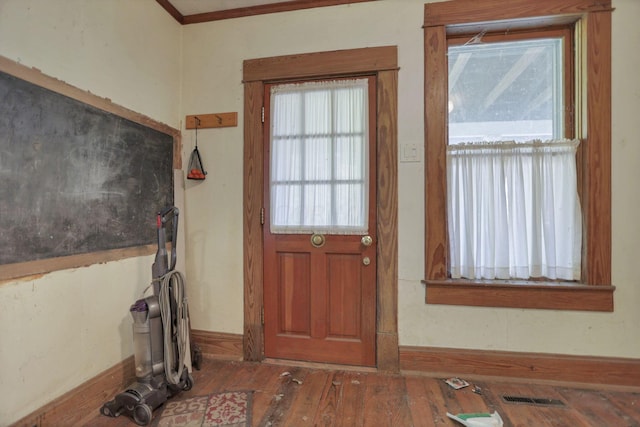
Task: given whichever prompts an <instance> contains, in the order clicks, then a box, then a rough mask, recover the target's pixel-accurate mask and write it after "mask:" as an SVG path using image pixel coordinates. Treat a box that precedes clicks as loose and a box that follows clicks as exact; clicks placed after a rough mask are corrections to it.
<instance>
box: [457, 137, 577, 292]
mask: <svg viewBox="0 0 640 427" xmlns="http://www.w3.org/2000/svg"><path fill="white" fill-rule="evenodd" d="M577 146H578V142H577V141H559V142H539V141H535V142H529V143H514V142H495V143H472V144H458V145H448V146H447V188H448V227H449V248H450V270H451V271H450V274H451V277H452V278H468V279H528V278H535V277H546V278H549V279H560V280H579V279H580V261H581V244H582V220H581V211H580V202H579V198H578V192H577V187H576V182H577V179H576V159H575V154H576V149H577Z"/></svg>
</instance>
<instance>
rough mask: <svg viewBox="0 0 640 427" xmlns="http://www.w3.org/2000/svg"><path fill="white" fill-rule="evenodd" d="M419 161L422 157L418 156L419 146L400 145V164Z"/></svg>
mask: <svg viewBox="0 0 640 427" xmlns="http://www.w3.org/2000/svg"><path fill="white" fill-rule="evenodd" d="M420 160H422V157H421V156H420V145H418V144H416V143H406V144H401V145H400V161H401V162H419V161H420Z"/></svg>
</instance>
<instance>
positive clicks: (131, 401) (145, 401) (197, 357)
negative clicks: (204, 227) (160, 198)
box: [100, 206, 202, 425]
mask: <svg viewBox="0 0 640 427" xmlns="http://www.w3.org/2000/svg"><path fill="white" fill-rule="evenodd" d="M178 214H179V212H178V209H177V208H176V207H174V206H171V207H167V208H165V209H164V210H162V211H161V212H159V213H158V215H157V231H158V251H157V252H156V257H155V261H154V263H153V266H152V268H151V272H152V277H153V281H152V283H151V285H150V288H152V290H153V293H152V295H151V296H148V297H146V298H143V299H139V300H138V301H136V302H135V303H134V304H133V305H132V306H131V309H130V312H131V316H132V317H133V348H134V359H135V369H136V381H135V382H134V383H133V384H130V385H129V387H127V389H126V390H125V391H123V392H121V393H120V394H118V395H117V396H116V397H115V399H113V400H111V401H109V402H107V403H105V404H104V405H103V406H102V409H101V410H100V412H101V413H102V414H103V415H107V416H110V417H117V416H119V415H121V414H125V415H127V416H129V417H131V418H133V420H134V421H135V422H136V424H138V425H147V424H149V423H150V422H151V418H152V414H153V410H154V409H156V408H157V407H159V406H160V405H162V404H163V403H164V402H166V401H167V399H168V398H170V397H171V396H173V395H175V394H177V393H179V392H180V391H182V390H190V389H191V387H192V386H193V377H192V376H191V370H192V367H195V368H196V369H199V368H200V366H199V365H200V361H201V357H202V356H201V354H200V350H199V349H198V348H197V346H194V347H191V343H190V340H189V328H190V325H189V311H188V306H187V298H186V294H185V290H184V279H183V277H182V274H180V272H178V271H175V270H174V268H175V266H176V241H177V235H178ZM169 221H171V222H172V225H173V228H172V230H171V231H172V233H171V260H170V262H169V259H168V258H169V254H168V252H167V235H166V230H165V227H166V225H167V223H168V222H169ZM147 289H148V288H147Z"/></svg>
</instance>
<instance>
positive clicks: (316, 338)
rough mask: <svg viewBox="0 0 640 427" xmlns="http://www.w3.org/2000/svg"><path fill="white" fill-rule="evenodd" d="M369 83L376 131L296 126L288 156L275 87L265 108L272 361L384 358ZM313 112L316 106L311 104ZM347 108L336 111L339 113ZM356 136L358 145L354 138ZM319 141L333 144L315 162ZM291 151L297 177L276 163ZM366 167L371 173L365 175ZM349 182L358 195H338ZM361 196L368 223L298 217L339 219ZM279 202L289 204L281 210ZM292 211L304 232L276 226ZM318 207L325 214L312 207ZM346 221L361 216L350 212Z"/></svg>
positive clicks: (267, 324)
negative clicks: (380, 354) (378, 344)
mask: <svg viewBox="0 0 640 427" xmlns="http://www.w3.org/2000/svg"><path fill="white" fill-rule="evenodd" d="M362 80H364V81H365V83H362ZM359 81H360V83H361V84H364V89H363V90H364V91H365V92H364V94H365V103H364V107H363V109H364V113H363V114H364V129H366V131H365V132H364V133H363V135H362V136H355V137H352V138H351V139H349V138H347V139H346V140H345V139H344V137H345V133H348V132H344V131H341V130H340V129H338V130H337V131H336V130H335V129H334V130H333V131H332V132H328V133H327V134H325V133H324V131H316V133H312V134H310V135H306V134H305V135H302V136H301V135H300V130H299V129H295V130H292V131H291V133H290V135H289V136H288V138H289V139H288V141H291V140H294V142H287V144H289V145H287V148H285V149H283V148H282V147H280V148H279V150H280V152H279V153H275V151H276V150H278V149H277V148H276V147H277V146H276V144H278V143H280V144H284V143H283V142H282V141H283V140H284V139H286V138H283V137H281V136H274V134H273V132H275V131H274V130H273V126H274V124H273V122H275V121H280V122H282V120H283V117H277V116H278V115H279V114H284V113H280V112H279V110H278V108H277V106H272V105H271V102H270V101H271V97H272V95H271V93H272V91H273V90H274V86H275V85H266V87H265V105H267V106H268V107H267V108H265V126H264V127H265V141H269V143H268V144H265V191H264V199H265V218H264V228H263V230H264V251H263V253H264V334H265V336H264V340H265V347H264V351H265V356H266V357H269V358H281V359H292V360H304V361H315V362H325V363H339V364H352V365H361V366H374V365H375V364H376V360H375V354H376V351H375V336H376V240H377V239H376V217H375V215H376V191H375V189H376V186H375V177H376V165H375V159H376V145H375V135H376V133H375V129H376V123H375V117H376V115H375V105H376V101H375V78H374V77H367V78H364V79H362V78H361V79H360V80H359ZM347 84H348V83H347ZM372 106H374V107H372ZM287 108H289V107H287ZM329 108H331V107H329ZM354 108H362V106H360V107H354ZM336 109H337V110H339V108H337V107H336ZM310 111H316V110H315V108H311V109H310ZM342 113H343V112H342V111H333V112H331V113H330V114H342ZM308 119H310V118H308ZM332 120H333V121H340V118H339V117H335V118H333V119H331V120H328V121H332ZM293 127H294V128H295V127H296V126H295V125H293ZM338 127H339V126H338ZM356 127H357V126H356ZM355 133H357V132H355ZM302 134H304V132H302ZM347 140H349V141H351V142H345V141H347ZM314 141H315V142H314ZM318 141H321V142H318ZM354 141H355V142H354ZM316 143H317V144H316ZM314 144H316V145H314ZM340 144H351V145H350V146H351V147H352V148H351V149H350V150H346V151H345V150H344V149H341V148H339V146H340ZM318 145H320V146H323V147H331V148H327V150H326V152H323V154H322V153H321V154H320V155H319V156H317V158H313V159H310V158H309V155H308V154H305V153H307V152H309V151H313V150H315V149H316V148H317V146H318ZM356 147H359V148H356ZM343 148H344V147H343ZM283 150H284V151H283ZM359 150H362V151H359ZM341 151H342V154H340V152H341ZM345 152H350V153H351V154H350V155H352V157H353V158H358V159H360V160H358V161H361V162H362V163H363V164H362V165H360V166H361V168H360V167H359V166H353V165H351V166H345V164H344V159H342V157H345V155H344V153H345ZM354 153H356V154H354ZM283 156H284V157H285V158H286V160H285V162H286V163H287V165H288V166H287V167H289V168H291V167H295V168H300V170H299V171H295V172H289V173H288V176H287V178H281V177H280V178H278V173H277V172H275V171H274V170H275V169H276V168H280V167H282V166H278V165H277V164H276V163H277V161H276V160H274V158H275V157H283ZM352 160H353V159H352ZM289 163H291V164H293V165H294V166H291V165H290V164H289ZM323 165H324V166H323ZM323 168H324V169H323ZM305 169H306V170H305ZM345 169H351V172H348V173H347V172H345V171H344V170H345ZM310 170H312V171H310ZM353 170H356V172H353ZM361 171H365V172H366V173H364V174H361V173H360V172H361ZM361 175H363V176H361ZM292 177H294V178H292ZM278 185H280V186H288V187H287V188H288V191H289V192H290V193H295V194H296V195H300V194H306V193H305V192H307V191H308V192H313V191H316V193H314V196H308V194H307V195H306V196H305V195H303V196H300V198H296V197H297V196H296V197H293V196H291V195H287V196H286V197H288V198H285V202H284V203H283V202H282V200H281V199H278V197H279V196H278V195H277V194H276V193H277V192H278V191H279V190H277V189H274V188H280V187H278ZM345 187H348V188H350V191H351V192H350V193H349V196H348V200H347V199H345V195H344V194H342V195H341V196H336V195H335V194H333V193H340V191H342V190H341V189H344V188H345ZM318 188H322V190H321V191H320V190H317V189H318ZM314 189H315V190H314ZM325 190H326V191H325ZM317 193H320V196H318V194H317ZM305 197H306V199H305ZM299 199H305V200H306V202H304V203H302V202H300V200H299ZM307 199H308V200H307ZM354 200H355V201H357V203H355V202H354ZM360 200H365V201H366V202H365V203H364V205H365V206H364V207H363V208H362V209H363V213H362V214H361V215H355V216H358V217H359V219H358V220H354V222H358V221H360V220H362V221H363V222H364V224H359V225H353V224H351V223H350V224H347V225H346V226H345V224H343V223H341V222H340V220H338V223H337V224H326V223H324V222H322V220H318V221H319V223H313V224H309V223H306V222H305V221H306V219H302V220H298V219H297V215H298V210H299V211H301V212H300V215H301V216H309V217H314V216H321V217H322V216H327V217H330V216H332V215H333V216H334V217H339V216H340V215H341V214H340V213H337V214H336V212H339V211H341V210H343V209H344V205H345V204H348V205H350V206H351V204H352V203H353V205H354V206H355V207H353V208H351V207H350V208H349V209H353V210H358V209H359V208H358V206H360V204H359V202H360ZM276 204H277V205H278V206H279V207H275V208H274V205H276ZM292 205H295V206H292ZM309 205H311V206H309ZM328 205H330V206H328ZM282 208H284V209H286V210H287V211H288V212H289V214H292V215H291V216H293V217H294V220H293V222H296V221H297V222H298V224H297V228H299V229H294V230H293V231H291V230H289V229H287V228H286V227H285V230H284V231H283V230H276V229H277V228H278V225H277V224H276V222H277V221H276V220H275V219H274V217H275V216H277V215H278V214H277V212H278V209H282ZM302 211H304V212H302ZM316 211H321V212H322V213H321V214H319V215H318V214H316V215H314V214H308V213H309V212H316ZM305 212H306V213H305ZM330 212H331V213H330ZM325 214H326V215H325ZM350 215H351V214H344V215H342V216H343V217H347V216H350ZM351 216H353V215H351ZM314 220H315V219H311V220H309V221H314ZM286 221H287V220H285V222H286ZM344 221H346V222H349V221H351V220H344V218H343V222H344ZM352 226H353V227H355V228H356V229H357V230H354V229H352V228H353V227H352ZM294 228H295V227H294Z"/></svg>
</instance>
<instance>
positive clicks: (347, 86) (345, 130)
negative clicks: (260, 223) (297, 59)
mask: <svg viewBox="0 0 640 427" xmlns="http://www.w3.org/2000/svg"><path fill="white" fill-rule="evenodd" d="M367 95H368V80H367V79H357V80H336V81H322V82H305V83H299V84H284V85H276V86H273V87H272V88H271V110H270V111H271V118H270V119H271V120H270V121H271V129H270V133H271V138H270V139H271V159H270V161H271V163H270V177H271V178H270V185H271V189H270V197H271V199H270V203H271V210H270V213H271V224H270V229H271V232H272V233H309V232H324V233H334V234H361V233H365V232H367V229H368V221H367V219H368V215H367V212H368V174H369V171H368V160H367V159H368V101H367Z"/></svg>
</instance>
